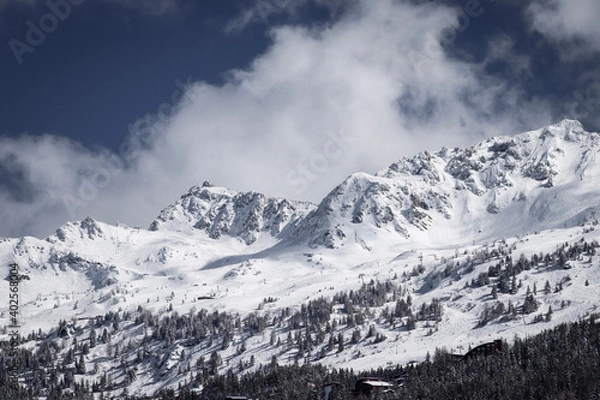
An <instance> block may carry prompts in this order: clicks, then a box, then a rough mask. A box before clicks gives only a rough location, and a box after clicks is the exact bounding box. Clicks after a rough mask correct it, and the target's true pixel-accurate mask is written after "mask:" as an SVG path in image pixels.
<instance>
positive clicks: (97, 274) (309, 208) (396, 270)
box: [0, 121, 600, 393]
mask: <svg viewBox="0 0 600 400" xmlns="http://www.w3.org/2000/svg"><path fill="white" fill-rule="evenodd" d="M599 138H600V136H599V135H598V134H597V133H589V132H585V131H584V130H583V128H582V127H581V125H580V124H579V123H578V122H576V121H563V122H561V123H560V124H557V125H553V126H550V127H547V128H543V129H540V130H537V131H532V132H526V133H523V134H520V135H516V136H514V137H498V138H491V139H488V140H486V141H484V142H482V143H480V144H477V145H474V146H472V147H470V148H468V149H453V150H449V149H442V150H440V151H439V152H436V153H434V154H430V153H427V152H424V153H421V154H418V155H416V156H415V157H412V158H403V159H401V160H399V161H398V162H396V163H394V164H393V165H391V166H390V167H388V168H386V169H383V170H381V171H379V172H378V173H377V174H375V175H370V174H366V173H357V174H354V175H352V176H350V177H348V178H347V179H346V180H345V181H344V182H342V183H341V184H340V185H339V186H338V187H336V188H335V189H334V190H333V191H332V192H331V193H330V194H329V195H328V196H327V197H326V198H325V199H323V201H322V202H321V203H320V204H319V205H311V204H308V203H301V202H293V201H288V200H285V199H272V198H267V197H266V196H264V195H261V194H258V193H252V192H250V193H236V192H233V191H231V190H228V189H224V188H218V187H213V186H211V185H210V184H207V183H205V184H204V185H203V186H201V187H200V186H195V187H192V188H191V189H190V190H189V191H188V193H186V194H184V195H183V196H182V197H181V198H180V199H179V200H177V201H176V202H175V203H174V204H173V205H170V206H168V207H166V208H165V209H164V210H163V211H162V212H161V213H160V215H159V216H158V217H157V218H156V219H155V220H154V221H153V222H152V223H151V225H150V229H149V230H144V229H136V228H130V227H127V226H124V225H118V226H111V225H108V224H104V223H101V222H98V221H95V220H93V219H91V218H87V219H85V220H84V221H81V222H70V223H67V224H65V225H64V226H62V227H60V228H58V229H57V231H56V232H55V234H54V235H52V236H50V237H48V238H46V239H44V240H40V239H36V238H31V237H26V238H16V239H0V264H1V265H8V264H9V263H10V262H17V263H18V264H19V266H20V269H21V274H22V275H23V276H26V278H25V279H23V280H22V281H21V283H20V292H19V293H20V296H21V306H20V313H21V315H20V320H21V324H22V334H24V335H26V334H28V333H29V332H31V331H37V330H38V329H41V330H43V331H46V332H48V331H50V330H52V329H55V328H56V326H57V325H58V323H59V321H60V320H68V321H75V320H76V319H78V318H86V317H95V316H98V315H104V314H105V313H106V312H108V311H114V312H119V311H121V312H123V311H130V312H135V311H136V310H137V308H138V307H139V306H141V307H143V308H144V309H146V310H149V311H151V312H153V313H156V314H158V315H161V316H166V315H169V314H170V313H172V312H177V313H178V314H179V315H183V314H186V313H190V312H192V313H193V312H197V311H198V310H200V309H203V308H205V309H207V310H208V311H210V312H213V311H219V312H223V311H226V312H231V313H236V314H237V315H239V316H241V317H243V316H245V315H248V314H249V313H252V312H255V313H257V314H259V315H269V316H271V317H275V316H277V315H279V314H280V313H281V311H282V310H284V309H286V308H287V307H290V308H291V309H299V308H300V305H301V304H303V303H306V302H308V301H309V300H315V299H318V298H319V297H326V298H329V299H331V298H333V296H334V295H336V294H337V293H339V292H348V291H351V290H352V291H356V290H358V289H360V288H361V286H363V285H367V286H368V285H370V284H375V282H381V283H383V282H389V283H391V284H393V285H396V286H397V287H401V288H402V290H401V291H402V292H403V295H407V294H410V295H411V296H412V301H413V309H414V310H415V313H416V312H417V311H418V310H419V308H420V307H421V306H422V305H423V304H429V303H431V302H432V301H433V299H439V300H440V301H441V303H442V305H443V307H444V313H443V317H442V318H441V321H436V322H429V321H427V322H426V321H419V322H418V323H417V326H416V329H415V330H408V329H406V328H404V327H403V324H405V322H406V319H405V318H404V319H403V320H398V321H396V322H395V323H394V324H391V323H390V322H389V318H387V317H386V314H387V312H389V310H388V311H385V309H386V307H387V308H388V309H392V310H393V309H394V307H395V304H396V301H395V299H394V296H395V295H392V293H389V294H388V295H387V296H388V297H387V298H386V302H385V304H383V305H381V306H377V307H371V308H370V309H369V312H370V315H371V316H370V317H369V320H368V321H366V322H365V323H364V324H362V325H360V326H357V327H355V328H350V327H347V326H345V325H343V324H341V321H342V320H343V319H344V318H345V314H344V311H343V309H342V308H343V307H342V305H336V306H335V307H334V313H333V314H332V317H331V318H332V321H333V320H334V319H336V320H338V322H340V324H339V326H338V328H336V329H337V330H336V333H341V334H342V335H344V336H345V337H346V338H349V337H350V335H351V334H352V331H353V329H358V330H360V331H361V332H362V336H361V339H360V340H359V341H358V342H357V343H349V344H348V345H347V346H346V348H345V349H344V350H343V351H341V352H337V351H330V350H328V351H325V353H319V354H317V350H314V352H313V353H311V355H309V358H310V359H311V360H312V361H318V362H321V363H324V364H326V365H331V366H344V367H352V368H355V369H362V368H370V367H378V366H382V365H385V364H386V363H394V364H395V363H406V362H409V361H411V360H413V359H422V358H424V356H425V354H426V353H427V352H428V351H429V352H432V351H433V350H434V349H435V347H436V346H445V347H447V348H448V349H452V351H454V352H464V351H466V349H468V347H469V346H473V345H476V344H478V343H481V342H484V341H488V340H489V339H492V338H496V337H502V338H505V339H509V340H510V339H511V338H512V337H513V336H514V335H515V334H519V335H525V334H529V333H534V332H538V331H539V330H541V329H544V328H548V327H550V326H552V325H554V324H556V323H559V322H564V321H572V320H576V319H578V318H584V317H585V316H586V315H589V313H591V312H595V310H596V308H597V307H598V306H599V305H600V290H599V288H600V267H599V266H600V256H597V255H596V254H595V250H594V251H592V250H589V249H588V250H586V252H583V253H582V254H578V255H577V256H576V257H574V258H573V259H571V260H569V263H568V269H567V266H566V265H564V263H563V265H562V266H561V265H560V263H559V262H558V261H557V257H558V256H557V254H559V252H560V250H561V249H562V248H563V247H564V245H565V243H568V244H569V246H570V247H576V246H578V245H579V244H580V243H583V242H585V243H594V241H596V242H597V241H598V240H600V230H596V229H595V227H596V226H597V220H596V214H597V211H598V207H600V185H598V182H600V160H598V158H597V157H596V154H597V152H598V151H599ZM565 251H566V248H565ZM540 253H543V254H553V259H552V261H551V262H549V263H546V264H544V262H542V261H540V260H539V259H536V260H537V261H533V259H534V255H535V256H536V257H537V256H538V255H539V254H540ZM507 256H510V258H511V263H512V262H514V263H516V262H517V260H521V259H523V260H528V262H527V264H526V268H523V270H522V271H519V274H518V281H519V283H520V285H519V286H520V287H519V288H518V289H516V290H515V292H514V293H512V292H511V293H508V292H502V291H501V292H500V293H499V294H498V299H494V298H493V297H492V295H491V288H492V286H494V285H496V286H498V285H499V280H500V277H497V276H493V275H491V276H489V278H490V279H489V281H490V282H489V283H484V284H482V285H478V284H477V283H476V282H478V281H479V280H481V279H483V278H482V276H483V277H485V274H488V273H489V271H492V270H493V268H494V267H496V266H498V265H501V266H502V268H505V265H506V257H507ZM538 258H539V257H538ZM529 260H531V261H529ZM523 265H525V264H523ZM490 268H492V269H490ZM482 274H483V275H482ZM546 281H548V282H549V284H550V285H551V288H552V290H551V291H550V292H549V293H545V292H544V293H543V294H542V291H543V288H544V286H545V284H546ZM527 287H529V291H533V290H534V288H536V291H537V292H538V293H539V294H538V295H537V296H536V299H537V301H538V302H539V313H546V312H547V310H548V307H552V310H553V317H552V320H551V321H550V322H546V323H534V317H535V315H537V314H538V313H535V314H527V315H525V314H523V315H521V314H519V317H518V318H505V319H504V320H502V318H496V319H494V320H491V321H490V322H489V323H487V324H485V325H482V324H480V320H481V316H482V313H484V312H485V310H486V308H489V307H493V306H496V305H497V304H498V301H500V302H503V304H506V305H508V303H509V302H511V303H513V304H514V305H515V306H519V305H522V304H523V302H524V301H525V297H526V293H527ZM559 287H560V289H561V290H555V289H557V288H559ZM7 289H8V282H7V281H6V280H3V281H1V282H0V291H2V292H3V293H5V292H6V291H7ZM266 298H270V299H271V300H270V301H267V302H265V299H266ZM3 307H4V306H3ZM170 308H172V310H173V311H169V309H170ZM8 316H9V315H8V313H7V310H6V307H4V308H0V327H2V326H4V325H7V324H8ZM91 325H92V324H91V322H89V323H88V322H85V320H82V321H79V322H72V323H71V328H72V335H73V336H75V337H79V338H80V339H84V338H87V337H89V334H90V329H91V328H92V326H91ZM371 325H375V326H376V328H377V331H378V332H380V333H381V334H383V335H385V337H386V339H385V340H384V341H381V342H379V343H374V341H373V338H367V333H368V331H369V329H370V326H371ZM76 328H78V329H76ZM0 333H2V332H1V331H0ZM147 333H148V332H147V328H144V327H143V326H141V325H139V324H135V323H134V322H133V321H129V322H126V323H123V324H122V326H121V328H120V330H119V332H115V334H114V337H113V340H114V342H116V343H128V342H131V340H134V341H136V340H141V338H143V337H144V335H145V334H147ZM288 334H289V332H288V331H287V330H286V329H285V327H283V326H279V325H270V326H268V327H267V328H266V331H265V332H264V333H263V334H262V335H256V336H248V335H247V334H246V333H244V331H243V330H240V331H237V332H236V333H235V335H234V338H233V343H234V344H235V345H234V346H230V347H229V348H227V349H223V350H221V349H220V348H219V346H218V344H213V343H212V342H211V343H210V344H209V343H208V342H202V343H197V344H194V345H191V346H190V345H188V344H186V343H185V342H183V341H180V342H175V343H173V344H171V345H169V346H168V347H160V346H158V347H157V348H155V349H151V352H152V353H153V354H155V356H156V357H157V358H156V360H155V361H153V362H156V363H158V364H160V365H161V368H162V369H161V370H160V374H159V375H157V374H156V373H155V371H153V369H154V364H152V363H151V362H148V363H146V364H144V365H143V366H141V367H140V371H139V372H138V375H137V378H136V381H135V382H134V383H133V384H132V393H134V392H137V393H153V391H154V390H157V389H160V388H163V387H176V386H177V384H178V383H179V382H181V380H182V379H183V378H182V376H180V375H179V374H178V367H179V366H181V365H185V364H188V363H192V364H193V363H195V362H196V360H197V359H198V358H199V357H201V356H202V357H204V358H206V359H207V358H208V357H209V355H210V354H211V353H212V352H213V351H215V350H218V351H220V353H221V357H222V358H223V359H224V360H225V362H224V364H223V365H222V367H221V369H222V370H225V369H227V368H230V367H232V366H236V365H238V364H240V363H243V362H245V361H248V359H249V358H250V357H251V356H254V358H255V359H256V364H255V365H258V364H259V363H269V362H270V360H271V357H272V356H273V355H276V356H277V357H278V360H279V362H280V363H281V362H293V361H294V358H295V350H294V349H293V348H287V349H282V348H276V347H274V346H269V345H268V343H269V336H270V335H274V336H275V337H276V338H279V339H281V340H282V341H285V340H286V337H287V336H288ZM265 336H266V339H265ZM265 342H266V343H267V344H265ZM241 343H243V344H244V346H245V348H246V351H245V352H243V353H239V352H238V351H236V346H239V345H240V344H241ZM35 345H36V344H35V343H34V342H31V343H29V344H28V346H31V347H33V346H35ZM182 346H183V347H182ZM130 347H131V348H130V350H127V351H129V353H127V352H126V354H129V357H131V358H135V352H136V346H135V345H131V346H130ZM184 347H185V354H186V356H185V357H181V356H180V354H181V350H182V349H183V348H184ZM109 351H110V350H109V348H108V346H107V345H101V346H98V347H96V348H94V350H93V351H92V352H91V353H90V354H89V355H88V356H87V362H88V363H89V364H90V368H88V371H91V366H92V365H93V364H94V363H100V364H102V365H101V370H106V371H116V369H117V367H118V362H117V363H116V364H117V365H113V362H112V361H110V357H107V354H108V353H107V352H109ZM320 351H324V350H320ZM159 361H160V362H159ZM95 374H96V373H91V372H89V373H88V377H87V378H89V379H94V377H96V375H95ZM98 374H100V372H98ZM114 375H115V379H121V378H122V377H120V375H119V374H118V373H116V372H114Z"/></svg>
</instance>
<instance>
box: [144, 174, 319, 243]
mask: <svg viewBox="0 0 600 400" xmlns="http://www.w3.org/2000/svg"><path fill="white" fill-rule="evenodd" d="M312 208H314V206H313V205H310V204H308V203H302V202H292V201H289V200H285V199H279V198H269V197H267V196H265V195H264V194H262V193H257V192H239V193H238V192H234V191H231V190H228V189H226V188H222V187H216V186H213V185H212V184H210V183H208V182H204V184H203V185H202V186H193V187H192V188H190V189H189V190H188V192H187V193H186V194H184V195H183V196H181V198H180V199H179V200H178V201H177V202H175V203H174V204H172V205H170V206H168V207H167V208H165V209H164V210H162V211H161V213H160V214H159V216H158V217H157V218H156V219H155V220H154V221H153V222H152V224H151V225H150V230H151V231H157V230H161V229H168V230H175V231H180V232H188V233H194V232H200V231H201V232H204V233H206V234H208V236H209V237H210V238H212V239H219V238H221V237H223V236H230V237H237V238H239V239H241V240H242V241H243V242H245V243H246V244H248V245H250V244H252V243H254V242H255V241H256V240H257V239H258V238H259V236H261V233H264V232H267V233H268V234H269V236H271V237H276V236H279V235H280V234H281V233H282V232H283V231H284V229H285V228H286V227H287V226H288V225H290V226H292V225H295V224H296V223H297V222H298V221H299V220H301V219H302V218H303V217H304V216H305V215H306V214H307V213H308V212H309V211H310V210H311V209H312Z"/></svg>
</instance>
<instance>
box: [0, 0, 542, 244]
mask: <svg viewBox="0 0 600 400" xmlns="http://www.w3.org/2000/svg"><path fill="white" fill-rule="evenodd" d="M459 12H460V10H457V9H451V8H447V7H443V6H439V5H433V4H425V5H413V4H409V3H408V2H397V1H393V0H377V1H373V0H363V1H362V2H361V4H360V7H357V8H356V9H355V10H353V11H352V12H349V13H347V14H346V15H344V16H343V17H342V18H341V19H340V20H339V21H338V22H336V23H335V24H333V25H332V26H330V27H327V28H325V27H320V28H303V27H280V28H277V29H275V30H273V31H272V40H273V43H272V46H271V47H270V48H269V49H268V51H266V53H265V54H263V55H261V56H258V57H257V58H256V59H255V61H254V62H253V63H252V64H251V65H250V66H249V68H247V69H246V70H243V71H242V70H238V71H232V72H231V73H230V75H229V79H228V81H227V83H226V84H224V85H223V86H214V85H209V84H206V83H202V82H198V83H195V84H193V85H191V86H190V87H189V90H188V91H187V95H186V96H184V97H183V98H182V101H181V102H180V103H178V104H177V107H175V108H174V109H172V110H170V107H169V106H168V105H166V104H165V105H163V106H161V107H158V110H159V113H158V114H161V113H166V111H173V116H172V117H171V118H168V119H166V118H159V117H157V116H155V117H154V118H153V122H152V123H150V124H145V123H144V124H138V128H140V127H142V128H143V129H141V128H140V129H134V131H135V132H142V131H143V132H144V133H149V134H150V137H151V138H152V139H150V141H146V142H145V143H146V144H149V145H150V146H144V148H146V149H145V150H134V152H133V156H135V157H133V156H131V155H129V156H127V157H124V158H126V159H128V160H129V159H131V160H132V162H131V163H130V164H129V166H128V167H121V168H111V167H108V166H109V165H110V164H111V162H110V160H109V155H108V154H106V153H103V154H96V153H92V152H90V151H87V150H85V149H82V148H81V147H80V146H77V145H76V144H73V143H71V142H68V141H66V140H64V139H58V138H54V137H50V136H46V137H43V138H40V139H34V138H31V137H28V136H25V137H22V138H18V139H4V140H3V143H2V146H0V149H1V151H0V167H1V166H2V162H3V160H10V163H11V165H13V166H12V167H10V168H12V170H15V167H14V165H18V166H19V168H16V170H18V171H25V172H23V173H22V174H21V175H24V176H25V178H23V179H22V180H23V181H24V182H27V184H24V185H23V188H22V189H20V190H22V191H27V190H29V189H28V188H35V190H29V191H32V192H35V193H37V194H36V195H35V196H33V197H32V198H31V199H29V201H28V200H27V199H26V198H21V199H20V200H19V199H17V198H16V196H14V195H13V196H12V198H11V197H8V196H7V195H6V194H5V195H4V196H5V199H4V200H3V201H4V203H5V204H6V205H7V206H6V207H3V208H2V210H0V219H2V220H3V221H8V222H7V223H6V224H5V226H4V227H3V232H11V234H14V232H21V231H23V230H26V231H28V232H32V233H35V234H37V235H40V234H48V233H49V232H50V231H52V230H53V229H54V228H56V226H57V225H58V222H59V221H60V220H61V219H72V218H77V219H81V218H83V217H85V216H86V215H92V216H93V217H95V218H98V219H100V220H104V221H107V222H114V221H117V220H120V221H122V222H125V223H128V224H132V225H142V226H148V225H149V223H150V222H151V220H152V218H154V217H155V215H156V214H157V213H158V211H159V209H160V208H162V207H164V206H166V205H167V204H169V203H171V202H172V201H173V200H174V199H176V198H177V197H178V196H179V195H180V194H181V193H182V192H184V191H185V190H187V188H188V187H189V186H191V185H192V184H195V183H199V182H202V181H203V180H205V179H209V180H211V181H213V183H215V184H217V185H223V186H227V187H230V188H232V189H235V190H257V191H262V192H264V193H266V194H268V195H284V196H286V197H289V198H294V199H309V200H313V201H317V200H319V199H320V198H321V197H322V196H324V195H325V194H326V193H327V192H328V191H329V190H330V189H332V188H333V187H334V186H335V185H336V184H338V183H339V182H340V181H341V180H342V179H343V178H345V177H346V176H347V175H348V174H350V173H352V172H358V171H366V172H375V171H376V170H378V169H380V168H383V167H385V166H387V165H389V164H390V163H392V162H394V161H396V160H397V159H398V158H400V157H401V156H404V155H409V156H410V155H413V154H414V153H415V152H417V151H421V150H425V149H429V150H437V149H439V148H440V147H441V146H442V145H446V146H462V145H469V144H471V143H473V142H475V141H477V140H480V139H481V138H483V137H488V136H493V135H500V134H510V133H516V132H518V131H520V130H524V129H525V128H532V127H537V126H541V125H543V124H546V123H548V122H550V121H549V119H550V117H549V115H548V114H547V113H545V112H544V110H545V109H546V105H545V104H544V103H543V102H541V101H526V100H524V99H523V96H522V95H521V93H520V92H519V91H517V90H515V89H509V88H508V85H506V84H505V82H502V81H498V80H494V79H491V78H489V77H486V75H485V73H484V70H483V65H477V64H470V63H467V62H463V61H458V60H452V59H448V58H447V57H446V56H445V54H444V52H443V50H442V47H441V43H440V41H442V42H444V41H445V42H446V43H448V42H450V41H452V40H453V34H452V33H453V32H452V30H453V29H454V34H459V32H458V31H457V28H456V27H457V24H458V21H459V19H458V16H459ZM484 12H485V10H484ZM463 17H464V16H463ZM442 32H444V33H443V35H442ZM175 89H176V88H175V86H174V90H175ZM133 139H136V135H133ZM136 148H139V146H138V147H136ZM8 155H12V156H11V157H8ZM120 156H123V155H120ZM4 163H5V164H6V163H7V161H4ZM113 164H114V163H113ZM19 176H20V175H19ZM0 183H1V181H0ZM21 197H23V196H21ZM68 210H70V211H71V213H69V212H68Z"/></svg>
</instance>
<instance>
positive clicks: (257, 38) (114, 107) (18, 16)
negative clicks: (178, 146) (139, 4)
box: [0, 0, 268, 148]
mask: <svg viewBox="0 0 600 400" xmlns="http://www.w3.org/2000/svg"><path fill="white" fill-rule="evenodd" d="M198 3H200V2H198ZM238 9H239V7H238V6H237V5H236V2H235V1H223V0H216V1H215V0H213V1H206V2H202V3H201V5H200V4H193V3H192V4H190V5H189V6H188V8H186V10H185V13H182V14H176V15H167V16H164V17H154V16H147V15H139V14H137V13H135V12H128V13H127V14H125V11H123V10H120V9H116V8H115V7H114V6H111V7H99V6H97V5H95V4H93V3H92V2H91V1H89V0H88V2H87V3H83V4H82V5H80V6H78V7H73V9H72V14H71V15H70V17H69V18H68V19H66V20H65V21H63V22H61V23H60V25H59V26H58V28H57V29H56V31H54V32H53V33H51V34H49V35H48V36H47V38H46V40H45V41H44V43H43V44H42V45H40V46H39V47H36V48H35V50H34V52H33V53H25V54H23V63H22V64H21V65H19V64H18V63H17V60H16V58H15V57H14V55H13V52H12V51H11V49H10V47H9V46H8V45H5V46H3V47H2V53H1V65H2V75H1V77H0V87H1V88H2V90H1V94H0V96H2V105H3V107H2V108H1V109H0V121H1V123H0V131H2V132H3V133H5V134H9V135H10V134H13V135H14V134H19V133H22V132H30V133H32V134H41V133H46V132H50V133H54V134H57V135H62V136H67V137H71V138H74V139H76V140H78V141H81V142H82V143H84V144H85V145H87V146H92V145H98V144H99V145H103V146H108V147H110V148H117V147H118V145H119V144H120V143H121V142H122V141H123V140H124V138H125V136H126V134H127V129H128V125H129V124H131V123H132V122H133V121H135V120H136V119H137V118H140V117H142V116H144V114H146V113H152V112H156V109H157V107H158V105H160V104H161V103H163V102H165V101H170V98H171V95H172V94H173V92H174V91H175V90H176V89H177V86H176V83H175V82H176V81H178V80H179V81H181V82H188V81H196V80H205V81H208V82H212V83H218V82H221V81H222V79H223V74H224V73H225V72H226V71H228V70H230V69H232V68H239V67H243V66H245V65H247V64H248V63H249V61H250V60H252V58H253V57H254V56H256V54H257V53H259V52H262V51H264V50H265V48H266V46H267V45H268V40H267V37H266V36H265V31H264V26H258V25H256V26H253V27H250V28H249V29H247V30H245V31H244V33H243V34H239V35H235V36H234V35H227V34H225V33H224V31H223V28H224V26H225V24H226V23H227V21H228V19H231V18H233V17H234V16H235V14H236V13H237V12H238ZM47 12H48V8H47V7H40V8H37V9H31V8H26V7H13V8H11V9H7V10H5V12H4V13H3V14H2V26H3V29H2V31H1V35H2V36H1V38H2V39H1V42H2V43H7V42H8V41H9V39H11V38H15V39H17V40H21V41H22V42H26V33H27V30H28V28H27V25H26V22H27V20H31V21H39V18H40V17H41V16H43V15H44V13H47Z"/></svg>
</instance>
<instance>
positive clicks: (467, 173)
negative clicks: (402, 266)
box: [297, 120, 600, 249]
mask: <svg viewBox="0 0 600 400" xmlns="http://www.w3.org/2000/svg"><path fill="white" fill-rule="evenodd" d="M599 150H600V135H598V133H590V132H585V131H584V130H583V127H582V126H581V124H580V123H579V122H577V121H570V120H564V121H562V122H561V123H559V124H556V125H553V126H549V127H546V128H543V129H540V130H536V131H531V132H526V133H523V134H520V135H516V136H514V137H497V138H491V139H488V140H486V141H484V142H482V143H479V144H477V145H474V146H471V147H470V148H468V149H458V148H456V149H453V150H449V149H442V150H440V151H438V152H436V153H434V154H431V153H429V152H423V153H420V154H418V155H416V156H414V157H412V158H402V159H401V160H399V161H398V162H396V163H394V164H392V165H391V166H390V167H388V168H386V169H383V170H381V171H379V172H378V173H377V174H375V175H369V174H365V173H358V174H353V175H351V176H350V177H348V178H347V179H346V180H345V181H344V182H343V183H341V184H340V185H339V186H338V187H336V188H335V189H334V190H333V191H332V192H331V193H329V194H328V195H327V197H326V198H325V199H324V200H323V201H322V202H321V203H320V204H319V207H318V209H317V210H315V211H314V212H312V213H311V214H309V215H308V216H307V217H306V219H305V220H304V221H302V223H301V224H300V225H299V227H298V229H297V236H299V237H303V238H304V240H305V241H306V243H308V244H310V245H317V246H325V247H329V248H336V247H339V246H342V245H345V244H348V243H359V244H361V245H362V246H363V247H365V248H367V249H368V248H372V247H373V246H374V245H376V242H377V237H378V236H380V235H384V236H389V235H391V236H392V237H395V238H396V239H395V240H401V241H414V242H423V241H426V242H430V243H431V242H433V243H437V244H441V243H443V242H446V243H455V244H459V243H468V242H469V241H472V240H483V239H486V240H487V239H494V238H502V237H505V236H515V235H519V234H524V233H527V232H534V231H539V230H543V229H550V228H558V227H569V226H576V225H578V224H580V223H582V222H584V221H586V220H589V219H590V218H595V215H596V212H597V209H598V207H599V206H600V185H598V182H600V160H599V159H598V158H597V154H598V151H599Z"/></svg>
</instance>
